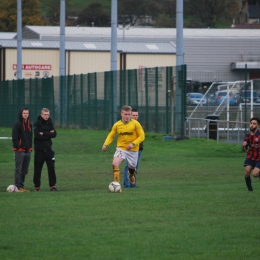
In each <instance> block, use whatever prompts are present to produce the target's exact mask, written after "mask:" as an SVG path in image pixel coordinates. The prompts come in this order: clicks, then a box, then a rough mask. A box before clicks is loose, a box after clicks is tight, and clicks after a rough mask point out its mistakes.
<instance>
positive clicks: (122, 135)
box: [104, 119, 145, 152]
mask: <svg viewBox="0 0 260 260" xmlns="http://www.w3.org/2000/svg"><path fill="white" fill-rule="evenodd" d="M116 134H118V139H117V147H118V148H120V149H122V150H126V147H127V146H128V145H129V144H130V143H132V144H134V147H133V148H132V149H131V150H130V151H132V152H137V151H139V144H140V143H141V142H143V141H144V139H145V134H144V130H143V128H142V126H141V125H140V123H139V122H138V121H136V120H134V119H130V121H129V122H128V123H124V122H123V121H122V120H119V121H117V122H116V123H115V124H114V125H113V127H112V129H111V131H110V133H109V134H108V136H107V139H106V141H105V143H104V145H105V146H108V145H110V144H111V143H112V142H113V140H114V138H115V136H116Z"/></svg>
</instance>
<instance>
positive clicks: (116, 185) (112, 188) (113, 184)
mask: <svg viewBox="0 0 260 260" xmlns="http://www.w3.org/2000/svg"><path fill="white" fill-rule="evenodd" d="M108 189H109V191H110V192H120V191H121V185H120V183H119V182H116V181H112V182H111V183H110V184H109V186H108Z"/></svg>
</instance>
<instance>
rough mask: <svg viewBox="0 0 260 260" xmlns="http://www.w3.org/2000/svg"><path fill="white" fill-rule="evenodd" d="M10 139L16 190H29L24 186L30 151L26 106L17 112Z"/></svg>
mask: <svg viewBox="0 0 260 260" xmlns="http://www.w3.org/2000/svg"><path fill="white" fill-rule="evenodd" d="M12 141H13V150H14V160H15V171H14V184H15V186H16V187H17V188H18V192H28V191H29V190H26V189H25V188H24V181H25V176H26V174H27V173H28V168H29V164H30V160H31V152H32V124H31V122H30V120H29V109H28V108H23V109H21V110H20V111H19V112H18V121H17V122H16V123H15V124H14V126H13V130H12Z"/></svg>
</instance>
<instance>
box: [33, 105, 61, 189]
mask: <svg viewBox="0 0 260 260" xmlns="http://www.w3.org/2000/svg"><path fill="white" fill-rule="evenodd" d="M56 135H57V133H56V130H55V129H54V126H53V123H52V120H51V119H50V110H49V109H47V108H43V109H42V111H41V115H40V116H39V117H38V121H37V122H36V123H34V150H35V154H34V177H33V182H34V187H35V191H40V186H41V172H42V166H43V164H44V162H46V164H47V168H48V177H49V185H50V191H58V189H57V188H56V173H55V156H54V151H53V150H52V141H51V139H52V138H55V137H56Z"/></svg>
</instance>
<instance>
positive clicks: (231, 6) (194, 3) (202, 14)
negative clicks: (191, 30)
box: [187, 0, 241, 28]
mask: <svg viewBox="0 0 260 260" xmlns="http://www.w3.org/2000/svg"><path fill="white" fill-rule="evenodd" d="M187 8H188V14H189V15H193V16H195V17H196V16H197V17H198V18H199V19H200V21H201V25H202V26H205V27H210V28H215V26H216V24H217V23H218V22H221V21H223V20H228V21H230V24H231V23H232V19H233V18H234V17H235V16H236V15H237V14H238V13H239V11H240V9H241V0H189V1H187Z"/></svg>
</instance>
